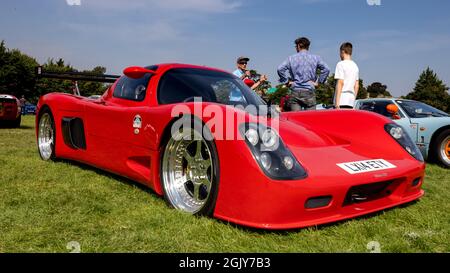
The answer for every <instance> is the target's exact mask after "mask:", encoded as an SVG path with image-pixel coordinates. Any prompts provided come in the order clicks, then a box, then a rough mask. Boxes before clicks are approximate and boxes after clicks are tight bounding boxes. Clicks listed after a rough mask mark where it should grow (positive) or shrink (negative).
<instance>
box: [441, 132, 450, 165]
mask: <svg viewBox="0 0 450 273" xmlns="http://www.w3.org/2000/svg"><path fill="white" fill-rule="evenodd" d="M439 151H440V152H441V158H442V159H443V160H444V161H445V162H446V163H447V164H448V165H450V136H447V137H446V138H445V139H444V141H442V143H441V148H440V149H439Z"/></svg>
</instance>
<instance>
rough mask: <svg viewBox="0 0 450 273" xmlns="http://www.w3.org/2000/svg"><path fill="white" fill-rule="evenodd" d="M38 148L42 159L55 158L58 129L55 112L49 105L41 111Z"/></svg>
mask: <svg viewBox="0 0 450 273" xmlns="http://www.w3.org/2000/svg"><path fill="white" fill-rule="evenodd" d="M38 121H39V122H38V131H37V133H38V136H37V141H38V150H39V155H40V156H41V158H42V160H45V161H48V160H55V159H56V156H55V147H56V145H55V143H56V130H55V120H54V118H53V114H52V112H51V111H50V109H49V108H48V107H46V108H44V109H43V110H42V111H40V112H39V119H38Z"/></svg>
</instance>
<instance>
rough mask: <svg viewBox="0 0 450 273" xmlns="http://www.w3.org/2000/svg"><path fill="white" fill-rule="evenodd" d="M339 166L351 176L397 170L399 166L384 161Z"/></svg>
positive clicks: (377, 160) (358, 162) (349, 163)
mask: <svg viewBox="0 0 450 273" xmlns="http://www.w3.org/2000/svg"><path fill="white" fill-rule="evenodd" d="M337 165H338V166H339V167H340V168H342V169H344V170H345V171H346V172H348V173H349V174H358V173H368V172H375V171H381V170H387V169H394V168H397V166H395V165H394V164H392V163H389V162H387V161H386V160H384V159H372V160H363V161H356V162H348V163H340V164H337Z"/></svg>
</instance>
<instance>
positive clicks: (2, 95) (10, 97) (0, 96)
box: [0, 94, 17, 99]
mask: <svg viewBox="0 0 450 273" xmlns="http://www.w3.org/2000/svg"><path fill="white" fill-rule="evenodd" d="M0 99H17V98H16V97H14V96H12V95H7V94H0Z"/></svg>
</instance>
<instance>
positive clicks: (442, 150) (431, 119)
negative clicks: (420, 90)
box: [355, 98, 450, 168]
mask: <svg viewBox="0 0 450 273" xmlns="http://www.w3.org/2000/svg"><path fill="white" fill-rule="evenodd" d="M355 108H356V109H359V110H366V111H371V112H375V113H378V114H381V115H383V116H386V117H388V118H390V119H393V120H394V121H395V122H396V123H398V124H400V125H402V126H403V128H404V129H405V130H406V131H407V132H408V134H409V135H410V136H411V138H412V139H413V140H414V141H415V143H416V144H417V146H418V147H419V149H420V151H421V152H422V154H423V156H424V158H426V159H428V160H433V161H436V162H437V163H439V164H441V165H443V166H445V167H447V168H450V115H449V114H447V113H445V112H443V111H440V110H438V109H436V108H434V107H432V106H430V105H428V104H425V103H422V102H418V101H413V100H405V99H394V98H379V99H365V100H358V101H356V106H355Z"/></svg>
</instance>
